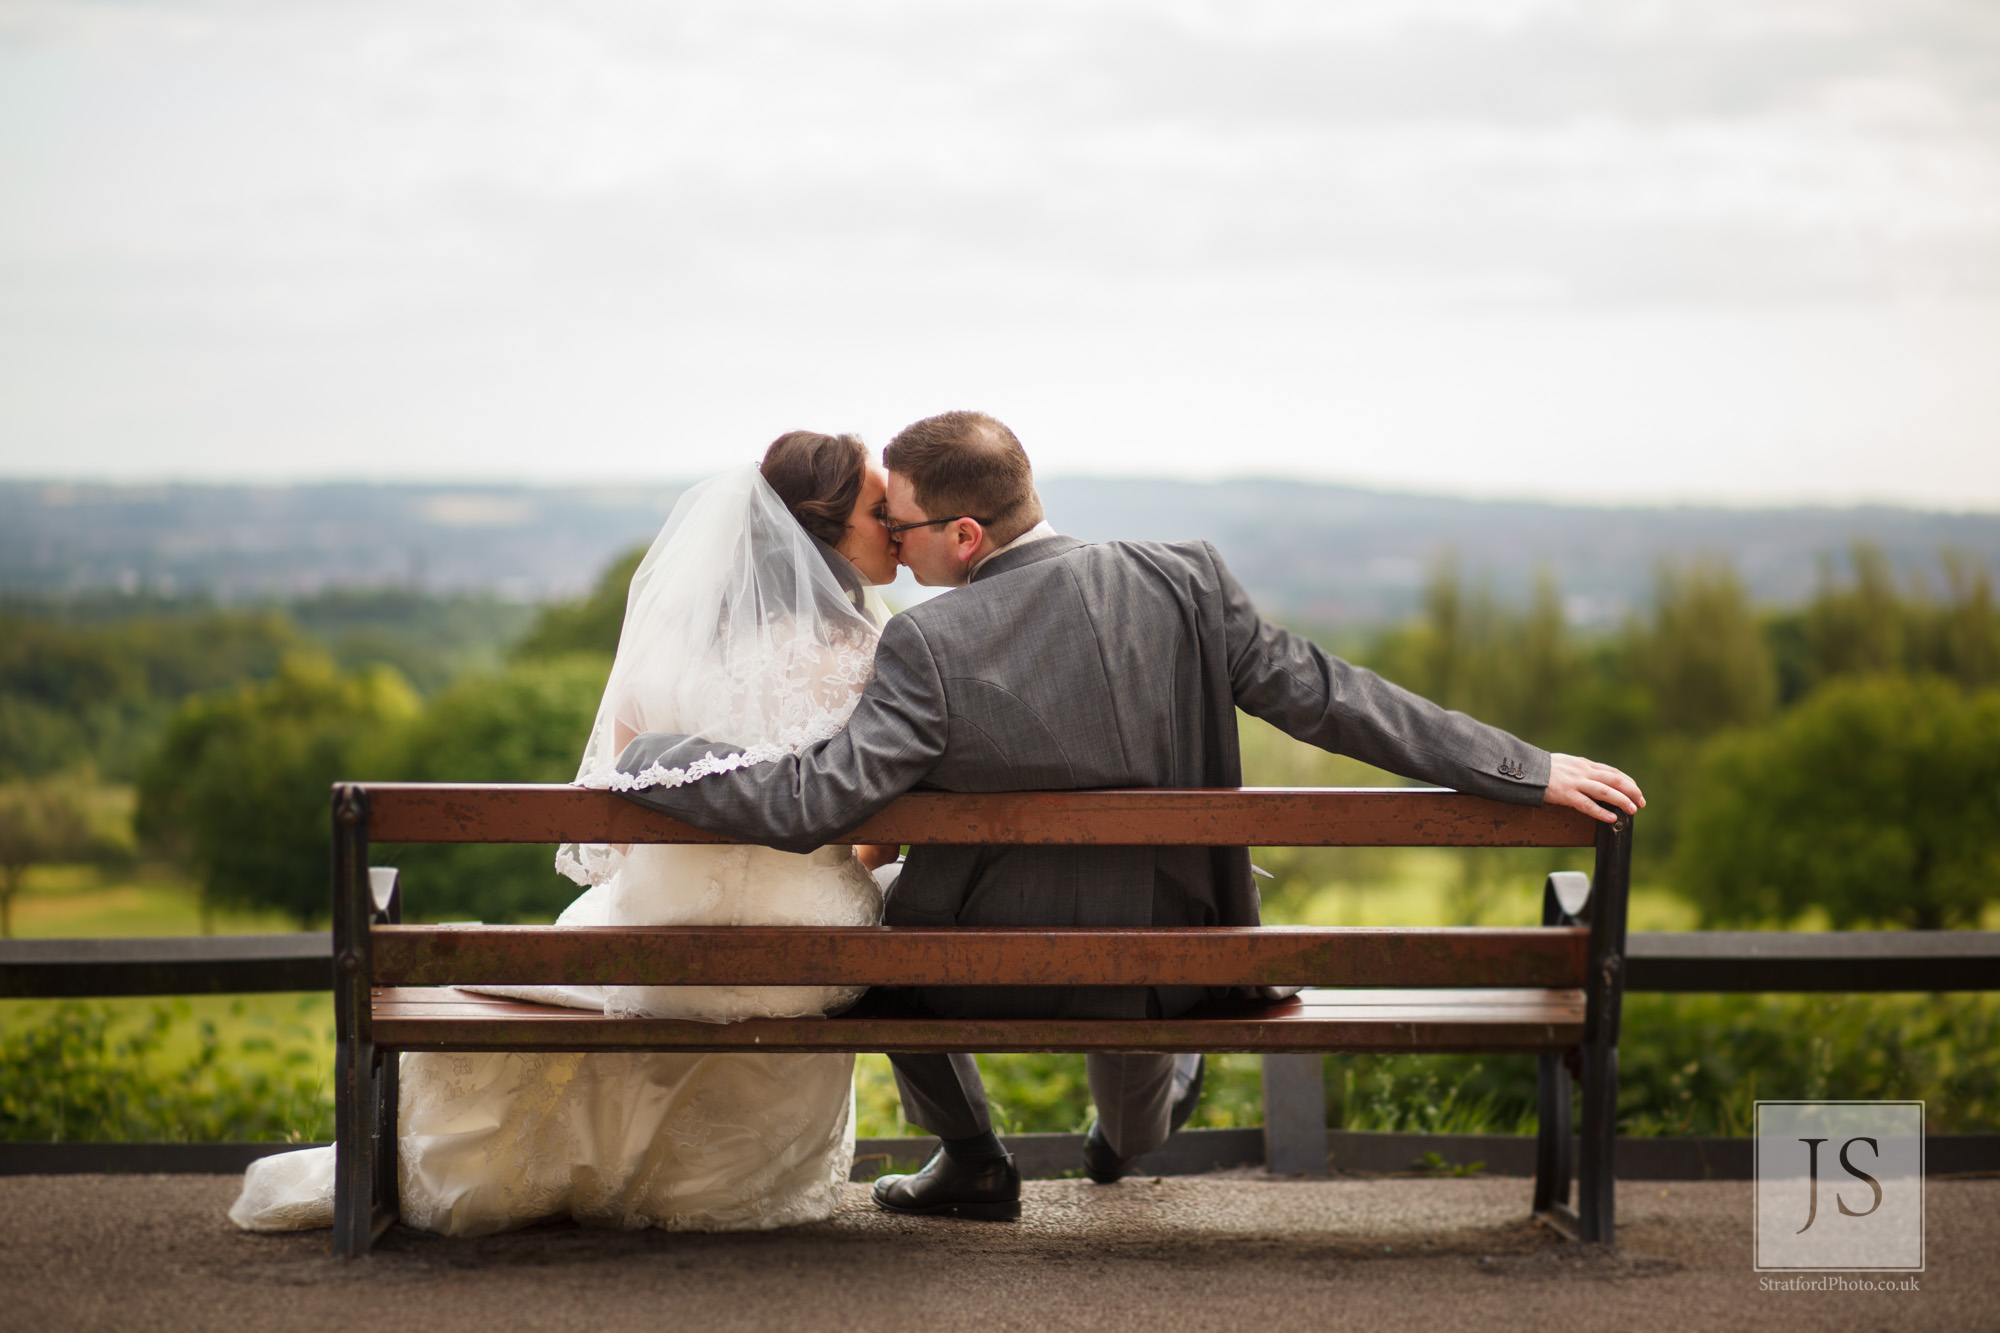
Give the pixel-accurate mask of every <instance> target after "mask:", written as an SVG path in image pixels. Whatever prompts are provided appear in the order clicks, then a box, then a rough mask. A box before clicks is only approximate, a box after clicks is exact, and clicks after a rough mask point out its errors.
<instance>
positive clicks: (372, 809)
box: [366, 783, 1597, 847]
mask: <svg viewBox="0 0 2000 1333" xmlns="http://www.w3.org/2000/svg"><path fill="white" fill-rule="evenodd" d="M366 790H367V792H368V802H369V836H370V837H372V838H373V839H374V840H375V841H377V842H668V843H726V842H733V841H735V839H732V838H727V837H724V836H722V835H720V834H714V833H706V832H703V831H702V830H700V829H697V828H695V827H693V826H692V825H689V824H684V823H682V822H681V821H679V820H677V819H671V818H669V817H667V816H666V815H661V814H656V813H654V812H653V811H650V810H646V809H644V808H643V807H641V806H637V805H634V804H632V803H631V802H630V801H626V800H622V799H621V798H619V797H617V796H614V795H612V794H611V793H610V792H601V791H586V790H584V789H582V788H579V787H571V786H553V785H543V786H530V785H512V784H510V785H497V784H494V785H467V784H445V783H368V784H366ZM1596 834H1597V824H1596V822H1595V821H1594V820H1591V819H1589V818H1588V817H1586V816H1585V815H1583V814H1581V813H1579V812H1578V811H1575V810H1570V809H1567V808H1562V807H1549V806H1525V805H1508V804H1505V803H1503V802H1500V801H1489V800H1486V799H1484V798H1482V797H1478V796H1467V795H1465V794H1463V793H1461V792H1454V791H1446V790H1443V789H1441V788H1435V787H1379V788H1377V787H1360V788H1323V789H1322V788H1289V787H1243V788H1233V787H1232V788H1215V789H1205V790H1204V789H1193V788H1188V789H1178V788H1177V789H1165V788H1160V789H1152V788H1149V789H1142V790H1121V791H1064V792H991V793H980V794H961V793H955V792H912V793H910V794H909V795H907V796H904V797H902V798H901V799H899V800H898V801H896V802H895V803H894V804H893V805H891V806H890V807H889V808H888V809H886V810H884V811H882V812H881V813H880V814H878V815H877V816H875V818H873V819H871V820H869V821H868V822H867V823H865V824H863V825H862V826H861V827H860V828H858V829H854V830H852V831H851V832H850V833H849V834H847V835H846V837H847V839H848V840H850V841H854V842H878V843H1001V844H1037V845H1053V846H1065V847H1069V846H1091V845H1097V846H1131V845H1140V846H1162V847H1168V846H1171V847H1237V846H1260V847H1261V846H1274V847H1588V846H1591V845H1592V844H1593V842H1594V840H1595V838H1596Z"/></svg>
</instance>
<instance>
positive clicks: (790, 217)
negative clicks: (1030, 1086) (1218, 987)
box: [0, 0, 2000, 504]
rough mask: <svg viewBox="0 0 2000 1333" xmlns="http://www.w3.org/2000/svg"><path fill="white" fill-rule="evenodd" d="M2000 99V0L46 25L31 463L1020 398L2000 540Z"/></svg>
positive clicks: (1077, 428)
mask: <svg viewBox="0 0 2000 1333" xmlns="http://www.w3.org/2000/svg"><path fill="white" fill-rule="evenodd" d="M1996 54H2000V24H1996V21H1995V20H1994V19H1993V18H1991V17H1989V16H1988V14H1987V10H1986V7H1985V6H1983V5H1981V4H1979V3H1976V2H1975V0H1958V2H1957V3H1930V4H1913V3H1888V0H1881V2H1879V3H1862V2H1857V0H1849V2H1848V3H1826V4H1819V3H1814V4H1793V3H1789V2H1787V3H1772V2H1766V3H1755V4H1751V3H1740V2H1739V3H1721V2H1720V0H1717V2H1716V3H1709V4H1701V5H1685V4H1675V5H1652V4H1628V5H1601V4H1589V5H1581V4H1566V3H1533V2H1527V0H1523V2H1521V3H1513V4H1505V5H1500V4H1492V3H1486V2H1485V0H1482V2H1481V3H1476V4H1475V3H1468V4H1452V3H1438V4H1427V5H1421V6H1419V5H1413V4H1407V3H1401V2H1400V0H1399V2H1398V3H1362V4H1346V5H1327V4H1275V3H1273V4H1258V5H1252V6H1245V5H1240V4H1228V5H1220V4H1183V5H1176V6H1164V7H1163V6H1159V5H1155V4H1137V3H1097V4H1079V3H1063V4H1054V3H1043V4H1008V5H995V4H966V5H934V4H916V3H914V2H913V0H910V2H892V0H883V2H881V3H872V4H844V5H827V4H804V3H758V4H732V5H719V4H706V5H681V6H672V7H667V6H656V5H652V4H643V3H639V2H638V0H601V2H600V3H595V4H583V5H578V6H570V7H565V8H562V9H552V8H550V7H547V6H531V5H524V4H518V3H513V4H510V3H493V4H479V5H473V4H467V3H431V4H403V5H348V4H341V5H334V4H305V3H295V4H289V5H286V6H282V7H270V6H248V5H239V4H226V3H216V4H209V5H205V6H186V7H183V6H173V7H169V6H149V5H143V4H136V5H117V6H111V5H97V4H61V5H52V6H51V5H40V4H19V3H17V4H11V5H0V179H4V180H6V181H7V182H8V186H7V191H8V193H7V196H6V198H5V203H4V207H0V468H4V469H8V470H14V471H38V472H47V471H72V472H80V473H88V474H132V473H148V474H157V473H170V474H177V475H216V474H226V473H232V472H238V471H251V472H257V473H261V474H265V475H288V474H299V473H314V474H320V473H325V472H327V471H341V470H360V471H365V472H370V473H374V474H384V473H388V474H395V473H411V472H428V473H438V472H448V471H451V470H453V469H457V468H464V467H491V466H495V465H498V466H500V467H502V468H504V469H505V470H508V471H511V472H515V473H522V472H527V473H539V474H543V475H550V474H555V475H560V474H563V473H566V472H569V471H571V470H573V469H574V468H575V467H577V466H579V455H578V452H577V450H576V448H575V447H574V441H576V440H583V441H587V442H589V443H590V444H591V446H592V447H593V448H594V450H595V455H594V460H595V461H601V462H602V464H603V466H605V467H608V468H613V469H622V470H625V471H628V472H648V473H653V474H656V475H657V474H661V473H681V472H686V471H688V470H691V469H698V468H699V467H701V466H704V465H705V463H704V462H703V461H702V460H704V459H706V458H709V457H711V456H712V450H713V449H714V448H715V447H719V445H720V443H721V442H722V441H725V440H727V441H731V442H732V443H731V446H730V447H735V443H734V442H737V441H740V440H741V439H743V438H750V439H757V438H762V437H763V436H766V435H768V434H771V433H774V432H775V429H776V428H779V427H781V426H783V425H790V424H793V423H795V422H797V421H804V420H814V421H827V420H829V418H833V417H839V416H841V414H846V417H845V419H847V420H866V421H868V422H871V423H879V424H876V425H874V426H873V428H875V429H877V430H878V431H879V430H880V429H883V428H893V426H894V425H895V424H897V423H898V419H899V417H901V416H905V415H915V414H917V413H918V412H921V411H925V410H929V409H930V408H931V407H933V406H935V405H937V403H938V402H939V401H942V400H945V399H949V400H950V401H957V402H965V401H982V402H987V403H989V404H997V403H998V402H1000V401H1001V400H1007V401H1013V402H1016V403H1019V404H1020V405H1021V406H1020V410H1021V411H1024V412H1027V413H1030V414H1031V415H1032V416H1033V417H1034V418H1035V419H1037V420H1038V421H1042V422H1045V423H1046V426H1045V432H1044V438H1047V439H1049V440H1050V441H1051V442H1052V444H1051V447H1052V448H1055V449H1057V450H1058V451H1059V452H1058V454H1057V456H1056V458H1055V463H1056V465H1057V466H1073V467H1091V468H1098V469H1103V468H1114V469H1117V468H1125V469H1136V470H1145V469H1149V468H1155V467H1158V468H1173V469H1176V470H1182V471H1190V470H1192V471H1217V470H1221V471H1227V470H1231V469H1233V468H1237V467H1243V468H1252V469H1257V470H1264V471H1285V470H1296V471H1310V472H1314V473H1318V474H1321V475H1326V474H1329V473H1331V474H1339V475H1348V476H1365V477H1368V478H1371V479H1378V480H1408V481H1415V482H1421V483H1424V484H1432V485H1445V486H1450V485H1473V486H1481V487H1487V488H1491V487H1494V486H1501V485H1507V488H1509V489H1516V490H1536V489H1562V488H1566V487H1567V488H1572V489H1573V488H1575V487H1576V485H1577V480H1576V479H1577V477H1578V476H1579V474H1580V473H1581V472H1584V471H1585V469H1583V468H1580V467H1579V466H1578V463H1577V461H1576V460H1578V459H1581V458H1593V459H1602V460H1604V461H1603V462H1602V463H1601V465H1600V466H1601V467H1602V469H1603V475H1602V479H1601V482H1600V481H1599V480H1598V479H1597V477H1596V475H1595V469H1594V468H1593V469H1590V470H1589V471H1590V475H1591V476H1592V481H1591V488H1592V489H1594V490H1596V491H1599V492H1605V493H1620V494H1667V493H1673V494H1705V495H1723V496H1728V495H1735V494H1739V493H1740V494H1742V495H1746V496H1747V495H1751V494H1759V495H1763V494H1779V493H1785V494H1813V493H1829V494H1830V493H1834V492H1839V493H1841V494H1862V493H1881V494H1900V495H1907V496H1921V497H1957V498H1959V499H1961V500H1964V499H1966V498H1967V497H1971V498H1972V499H1973V502H1976V503H1982V504H2000V465H1995V464H1992V463H1988V462H1984V461H1982V458H1980V457H1973V456H1968V454H1967V452H1966V451H1968V450H1971V451H1977V452H1979V453H1982V454H1992V453H2000V451H1995V450H1990V449H1986V448H1985V445H1986V443H1987V442H1988V441H1990V439H1991V435H1992V432H1993V425H1994V422H1995V420H1996V418H1995V416H1994V415H1993V411H1994V408H1995V403H1994V400H1993V397H1992V395H1991V394H1990V393H1988V392H1987V391H1985V390H1984V389H1983V388H1982V383H1983V378H1984V376H1983V374H1982V372H1981V370H1980V366H1981V365H1982V364H1984V363H1987V362H1990V359H1991V357H1990V353H1991V352H1992V351H1994V350H1996V346H1995V343H1994V341H1993V340H1994V336H1995V334H1994V330H1995V327H1996V323H2000V318H1996V315H1995V312H1996V311H2000V152H1996V151H1995V149H1996V147H2000V81H1996V80H1995V79H1993V77H1992V76H1991V74H1990V70H1991V69H1992V68H1994V64H1993V61H1994V57H1995V56H1996ZM1722 349H1727V350H1726V351H1724V350H1722ZM1552 357H1556V358H1567V359H1569V361H1570V363H1571V365H1570V367H1569V369H1570V371H1571V372H1572V373H1569V374H1567V375H1565V374H1563V373H1562V371H1563V369H1564V368H1563V367H1561V366H1555V367H1551V365H1550V364H1549V359H1550V358H1552ZM1960 376H1963V378H1959V377H1960ZM1606 385H1615V386H1616V388H1615V390H1612V389H1607V388H1605V387H1604V386H1606ZM1335 393H1337V394H1338V396H1339V398H1340V401H1339V402H1338V403H1329V402H1328V401H1327V399H1328V396H1329V395H1330V394H1335ZM1134 401H1143V402H1146V403H1148V404H1158V407H1157V409H1155V408H1154V407H1150V406H1149V407H1147V408H1145V409H1143V410H1139V411H1138V413H1137V415H1138V416H1140V417H1145V418H1146V419H1147V420H1149V421H1150V422H1151V423H1152V424H1151V425H1150V426H1149V427H1148V429H1147V430H1146V431H1145V432H1143V433H1142V435H1143V438H1142V439H1141V440H1139V441H1137V442H1128V443H1115V442H1114V441H1116V440H1117V439H1118V438H1119V437H1120V435H1121V428H1120V425H1119V423H1121V422H1124V421H1129V420H1131V419H1133V417H1134V409H1133V408H1131V407H1130V406H1129V404H1131V403H1132V402H1134ZM780 418H782V420H779V419H780ZM774 420H779V427H774V426H773V425H772V422H773V421H774ZM1320 422H1330V423H1332V425H1333V427H1334V428H1335V429H1336V433H1338V434H1339V435H1340V436H1341V437H1342V438H1343V439H1345V440H1354V441H1363V442H1374V444H1375V446H1376V447H1374V448H1372V449H1371V448H1368V447H1355V448H1350V449H1343V450H1341V451H1338V452H1329V451H1328V449H1327V448H1325V447H1324V445H1323V444H1322V443H1321V442H1320V439H1321V436H1320V435H1319V434H1318V433H1317V432H1318V427H1317V426H1316V425H1315V424H1314V423H1320ZM1072 423H1073V424H1072ZM1083 423H1092V424H1091V425H1088V426H1086V425H1084V424H1083ZM1232 424H1233V426H1234V429H1232ZM558 436H567V437H569V440H570V441H571V442H570V443H566V444H565V445H564V446H562V447H560V448H558V447H554V446H552V445H551V443H550V441H551V440H552V439H553V438H556V437H558ZM1231 436H1233V437H1235V438H1234V439H1232V442H1231V444H1230V446H1229V447H1228V449H1227V450H1225V451H1222V452H1220V453H1218V452H1217V449H1216V441H1217V440H1218V439H1221V438H1225V437H1231ZM1474 437H1478V438H1482V439H1485V440H1491V441H1504V442H1506V444H1505V445H1504V447H1503V446H1501V445H1498V444H1496V445H1494V446H1493V447H1492V448H1490V449H1484V450H1482V448H1481V447H1479V446H1477V445H1475V444H1469V443H1468V442H1467V441H1468V440H1469V439H1472V438H1474ZM666 440H675V441H677V443H678V444H680V445H681V446H682V447H666V446H664V445H663V444H661V443H659V442H661V441H666ZM690 440H698V441H700V442H701V443H700V444H699V445H698V446H696V445H693V444H688V443H687V442H688V441H690ZM1704 440H1705V441H1710V442H1713V443H1712V446H1711V445H1705V444H1702V443H1700V442H1701V441H1704ZM1913 440H1915V441H1917V443H1915V444H1913V443H1912V441H1913ZM1534 441H1554V442H1558V443H1556V444H1552V445H1550V446H1549V447H1548V448H1546V449H1541V450H1538V449H1536V448H1535V447H1533V442H1534ZM1926 442H1927V443H1926ZM1912 449H1915V450H1916V452H1915V453H1912V452H1911V450H1912ZM1926 450H1928V451H1929V452H1925V451H1926ZM1648 451H1656V452H1648ZM1489 455H1492V456H1497V457H1503V458H1505V459H1506V463H1505V465H1504V466H1489V460H1488V456H1489ZM1808 456H1809V457H1811V458H1812V459H1813V460H1815V465H1811V466H1801V465H1800V464H1801V463H1802V462H1803V461H1804V460H1805V459H1806V458H1807V457H1808ZM1218 460H1219V461H1218ZM1757 460H1765V461H1763V462H1759V461H1757ZM1913 460H1916V461H1917V462H1918V463H1919V464H1920V466H1918V467H1917V468H1915V469H1914V470H1913V468H1912V466H1911V464H1912V461H1913ZM1044 465H1045V466H1047V465H1048V464H1047V462H1046V461H1045V463H1044ZM1982 469H1983V470H1982ZM1510 480H1511V483H1512V484H1509V482H1510Z"/></svg>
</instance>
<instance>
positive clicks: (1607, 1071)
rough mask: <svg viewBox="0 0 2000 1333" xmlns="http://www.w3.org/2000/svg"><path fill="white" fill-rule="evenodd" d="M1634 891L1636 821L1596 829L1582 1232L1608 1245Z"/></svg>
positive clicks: (1581, 1151)
mask: <svg viewBox="0 0 2000 1333" xmlns="http://www.w3.org/2000/svg"><path fill="white" fill-rule="evenodd" d="M1631 888H1632V817H1631V816H1630V815H1624V814H1621V815H1619V817H1618V819H1617V821H1616V822H1614V823H1610V824H1602V825H1599V826H1598V830H1597V867H1596V872H1595V873H1594V874H1593V875H1592V876H1591V894H1590V908H1589V912H1590V949H1589V954H1588V959H1589V961H1588V963H1587V965H1586V971H1585V975H1584V996H1585V1001H1586V1006H1585V1010H1584V1019H1583V1052H1582V1054H1583V1097H1582V1101H1583V1107H1582V1121H1583V1125H1582V1131H1583V1132H1582V1135H1581V1141H1580V1142H1579V1144H1578V1157H1579V1162H1578V1173H1577V1174H1578V1181H1577V1184H1578V1191H1577V1194H1578V1198H1577V1221H1578V1227H1577V1229H1578V1231H1579V1233H1580V1234H1581V1238H1582V1239H1583V1240H1585V1241H1596V1242H1601V1243H1603V1244H1606V1245H1608V1244H1610V1243H1611V1242H1612V1241H1613V1239H1614V1238H1615V1236H1616V1233H1617V1193H1616V1191H1617V1163H1616V1161H1615V1160H1614V1158H1615V1150H1616V1145H1617V1135H1618V1021H1619V1016H1620V1011H1621V1009H1622V1008H1623V1004H1624V996H1625V909H1626V900H1627V898H1628V897H1629V896H1630V893H1631Z"/></svg>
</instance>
